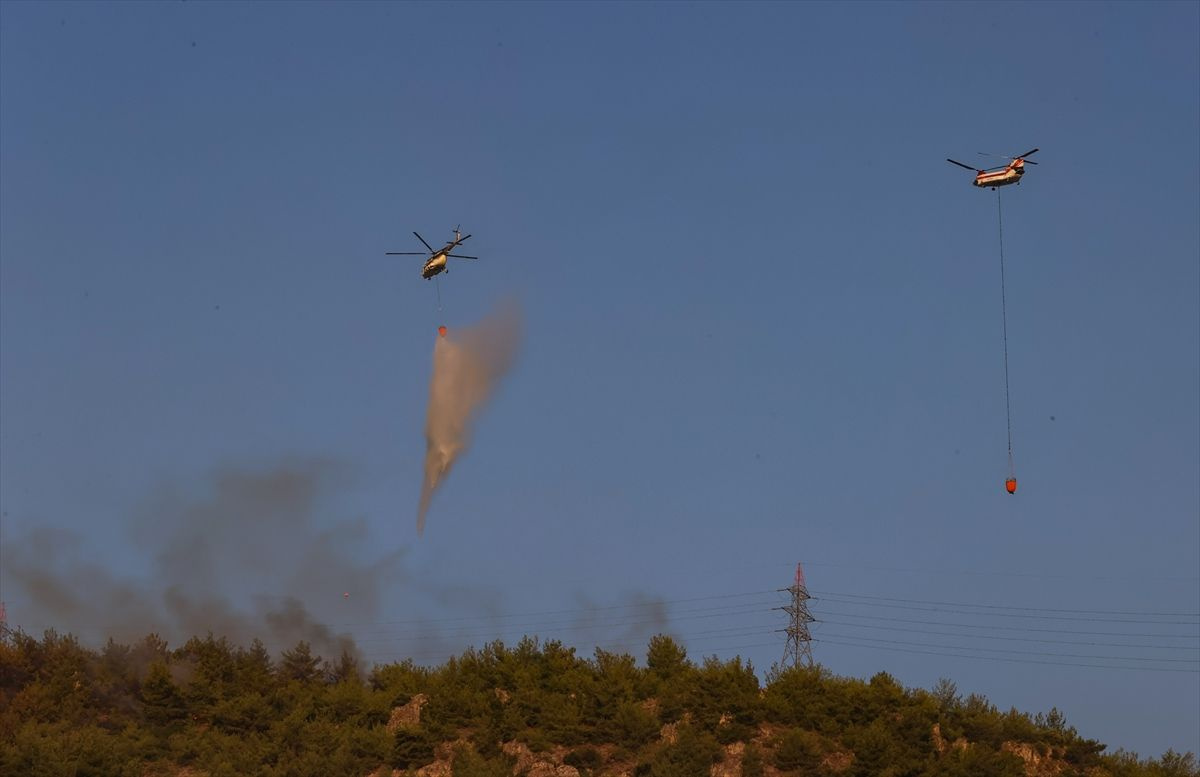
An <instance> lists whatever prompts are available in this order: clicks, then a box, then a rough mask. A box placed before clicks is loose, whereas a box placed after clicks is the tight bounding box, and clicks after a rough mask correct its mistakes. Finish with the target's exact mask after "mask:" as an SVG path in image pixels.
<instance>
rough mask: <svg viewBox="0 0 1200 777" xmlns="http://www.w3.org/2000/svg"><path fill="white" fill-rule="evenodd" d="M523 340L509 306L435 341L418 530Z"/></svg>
mask: <svg viewBox="0 0 1200 777" xmlns="http://www.w3.org/2000/svg"><path fill="white" fill-rule="evenodd" d="M520 339H521V315H520V311H519V310H518V309H517V307H516V306H515V305H509V306H507V307H503V308H501V309H499V310H498V311H496V312H495V313H492V314H491V315H490V316H488V317H487V318H485V319H483V320H482V321H480V322H479V323H478V324H475V325H474V326H471V327H467V328H465V329H461V330H458V331H454V332H447V334H446V335H445V336H444V337H438V339H437V341H436V342H435V343H434V346H433V378H432V380H431V381H430V383H429V410H428V413H427V415H426V420H425V479H424V482H423V483H422V485H421V501H420V504H419V505H418V507H417V534H421V533H422V532H423V531H424V530H425V515H426V514H427V513H428V512H429V503H430V501H431V500H432V499H433V495H434V493H435V492H436V491H437V489H438V487H439V486H441V484H442V482H443V481H444V480H445V479H446V476H447V475H449V474H450V468H451V467H453V466H454V462H455V461H456V460H457V459H458V457H459V456H461V455H462V453H463V451H464V450H466V448H467V445H468V444H469V442H470V428H471V421H472V420H473V419H474V417H475V415H476V414H477V413H478V412H479V410H480V409H481V408H482V406H483V404H484V403H485V402H486V401H487V399H488V397H490V396H491V394H492V391H493V390H494V389H495V388H496V385H497V384H498V383H499V382H500V379H501V378H503V377H504V374H505V373H506V372H508V369H509V367H511V366H512V363H513V359H514V358H515V357H516V355H517V345H518V344H519V342H520Z"/></svg>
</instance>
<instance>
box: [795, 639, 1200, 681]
mask: <svg viewBox="0 0 1200 777" xmlns="http://www.w3.org/2000/svg"><path fill="white" fill-rule="evenodd" d="M813 641H814V642H821V643H823V644H827V645H842V646H845V647H857V648H868V649H872V650H879V648H878V646H875V645H864V644H861V643H856V642H842V641H838V640H832V639H819V640H813ZM888 650H889V651H896V652H899V653H920V654H922V655H927V656H947V657H950V658H971V659H975V660H977V661H1001V662H1004V663H1009V664H1047V665H1050V666H1077V667H1082V668H1086V669H1122V670H1129V671H1136V672H1178V673H1186V674H1198V673H1200V669H1173V668H1168V667H1161V668H1160V667H1154V666H1120V665H1113V664H1081V663H1078V662H1075V661H1041V660H1037V659H1030V658H1004V657H1001V656H977V655H970V654H963V653H947V652H945V651H940V650H913V649H911V648H904V647H889V648H888Z"/></svg>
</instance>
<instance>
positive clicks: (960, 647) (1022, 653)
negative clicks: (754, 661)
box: [830, 634, 1200, 671]
mask: <svg viewBox="0 0 1200 777" xmlns="http://www.w3.org/2000/svg"><path fill="white" fill-rule="evenodd" d="M830 636H833V637H843V638H847V639H857V640H861V641H864V642H879V643H883V644H888V645H913V646H916V647H932V648H942V649H944V650H969V651H977V652H981V653H1006V654H1009V655H1017V656H1050V657H1054V658H1083V659H1090V660H1094V661H1146V662H1151V663H1168V664H1196V665H1197V666H1198V667H1200V658H1150V657H1137V656H1093V655H1086V654H1078V653H1048V652H1045V651H1040V650H1007V649H1005V648H986V647H975V646H972V645H943V644H939V643H933V644H931V643H928V642H908V641H906V640H901V639H879V638H877V637H860V636H856V635H853V634H831V635H830ZM1198 671H1200V670H1198Z"/></svg>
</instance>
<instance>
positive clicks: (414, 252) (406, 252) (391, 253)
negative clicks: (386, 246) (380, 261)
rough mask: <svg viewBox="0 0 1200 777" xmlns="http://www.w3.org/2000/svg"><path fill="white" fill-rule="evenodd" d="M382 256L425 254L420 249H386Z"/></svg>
mask: <svg viewBox="0 0 1200 777" xmlns="http://www.w3.org/2000/svg"><path fill="white" fill-rule="evenodd" d="M384 256H426V254H425V253H424V252H422V251H388V252H387V253H386V254H384Z"/></svg>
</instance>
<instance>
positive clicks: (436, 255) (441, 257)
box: [385, 224, 479, 280]
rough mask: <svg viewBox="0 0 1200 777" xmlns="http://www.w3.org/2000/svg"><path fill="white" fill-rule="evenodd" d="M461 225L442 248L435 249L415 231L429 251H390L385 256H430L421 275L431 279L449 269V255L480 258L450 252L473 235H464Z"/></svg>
mask: <svg viewBox="0 0 1200 777" xmlns="http://www.w3.org/2000/svg"><path fill="white" fill-rule="evenodd" d="M461 226H462V225H461V224H460V225H459V226H458V227H455V228H454V239H453V240H449V241H447V242H446V245H444V246H442V247H441V248H439V249H437V250H436V251H435V250H434V249H433V246H431V245H429V243H426V242H425V238H423V237H421V236H420V235H417V233H416V232H415V231H414V232H413V234H414V235H416V236H417V240H420V241H421V245H423V246H425V247H426V248H428V249H429V251H428V253H426V252H424V251H388V252H387V253H386V254H385V256H428V257H429V258H428V259H426V260H425V265H424V266H423V267H422V268H421V277H422V278H424V279H425V280H429V279H430V278H432V277H433V276H435V275H437V274H438V273H442V272H446V271H447V267H446V258H447V257H449V258H451V259H478V258H479V257H478V256H464V255H463V254H452V253H450V252H451V251H453V250H454V249H455V248H457V247H458V246H460V245H462V244H463V243H465V242H466V241H467V239H468V238H470V237H471V236H470V235H464V234H462V232H460V231H459V227H461Z"/></svg>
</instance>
